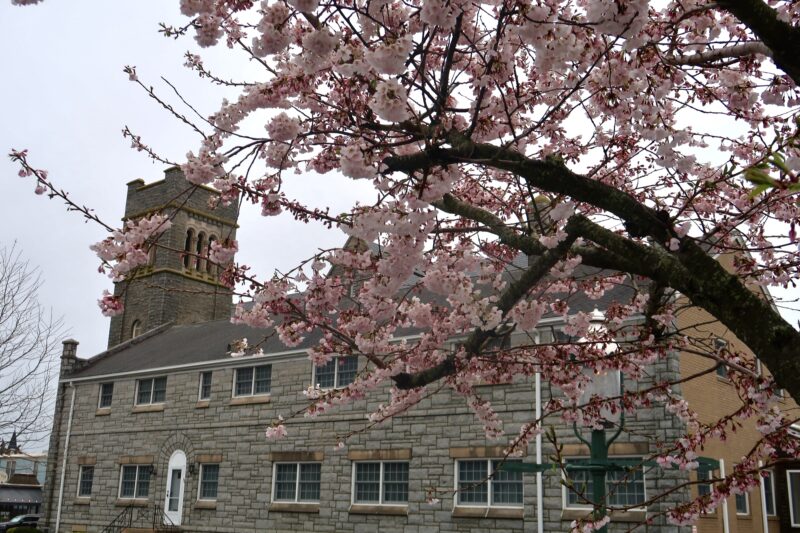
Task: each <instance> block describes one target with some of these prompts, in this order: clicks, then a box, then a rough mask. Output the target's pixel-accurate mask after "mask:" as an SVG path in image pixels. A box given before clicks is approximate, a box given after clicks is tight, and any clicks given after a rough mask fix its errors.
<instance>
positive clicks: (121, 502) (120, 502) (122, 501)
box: [114, 498, 150, 507]
mask: <svg viewBox="0 0 800 533" xmlns="http://www.w3.org/2000/svg"><path fill="white" fill-rule="evenodd" d="M148 505H150V500H148V499H147V498H117V501H115V502H114V506H115V507H147V506H148Z"/></svg>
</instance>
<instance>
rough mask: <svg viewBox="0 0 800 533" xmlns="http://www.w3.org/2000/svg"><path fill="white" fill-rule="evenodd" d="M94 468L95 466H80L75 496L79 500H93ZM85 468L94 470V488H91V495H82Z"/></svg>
mask: <svg viewBox="0 0 800 533" xmlns="http://www.w3.org/2000/svg"><path fill="white" fill-rule="evenodd" d="M94 467H95V465H80V466H78V490H77V491H76V492H75V496H76V497H78V498H91V497H92V492H93V491H94ZM84 468H91V469H92V486H91V487H89V494H81V483H82V482H83V469H84Z"/></svg>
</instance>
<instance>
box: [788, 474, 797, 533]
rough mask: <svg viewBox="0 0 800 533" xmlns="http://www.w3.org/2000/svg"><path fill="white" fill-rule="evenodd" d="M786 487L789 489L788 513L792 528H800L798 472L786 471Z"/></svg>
mask: <svg viewBox="0 0 800 533" xmlns="http://www.w3.org/2000/svg"><path fill="white" fill-rule="evenodd" d="M786 485H787V487H788V489H789V513H790V516H791V523H792V527H798V526H800V470H787V471H786Z"/></svg>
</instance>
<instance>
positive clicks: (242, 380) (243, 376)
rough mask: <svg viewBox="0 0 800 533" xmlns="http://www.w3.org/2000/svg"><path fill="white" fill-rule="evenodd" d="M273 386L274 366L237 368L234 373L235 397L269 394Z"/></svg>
mask: <svg viewBox="0 0 800 533" xmlns="http://www.w3.org/2000/svg"><path fill="white" fill-rule="evenodd" d="M271 386H272V365H261V366H249V367H244V368H237V369H236V371H235V372H234V373H233V395H234V396H256V395H259V394H269V391H270V388H271Z"/></svg>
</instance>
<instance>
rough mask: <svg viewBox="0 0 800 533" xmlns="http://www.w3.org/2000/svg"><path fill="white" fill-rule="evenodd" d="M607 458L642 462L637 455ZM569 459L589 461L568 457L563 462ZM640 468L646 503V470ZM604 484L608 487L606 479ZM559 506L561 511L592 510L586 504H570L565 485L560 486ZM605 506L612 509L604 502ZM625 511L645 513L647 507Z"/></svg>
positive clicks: (584, 457) (562, 477) (579, 457)
mask: <svg viewBox="0 0 800 533" xmlns="http://www.w3.org/2000/svg"><path fill="white" fill-rule="evenodd" d="M608 458H609V459H639V460H643V458H642V457H640V456H638V455H613V456H612V455H610V456H609V457H608ZM570 459H589V457H586V456H570V457H566V458H565V459H564V460H565V461H569V460H570ZM640 468H641V471H642V491H643V493H644V494H643V495H644V501H645V502H646V501H647V472H646V469H645V468H644V465H642V466H641V467H640ZM561 479H562V480H563V479H564V474H563V473H562V475H561ZM632 481H633V480H631V482H632ZM605 483H606V486H607V485H608V479H606V480H605ZM561 505H562V509H579V510H586V509H591V508H592V506H591V505H589V504H586V503H577V504H576V503H573V504H570V503H569V489H567V486H566V484H565V483H562V484H561ZM606 506H607V507H613V506H612V505H610V504H609V503H608V502H606ZM626 510H627V511H646V510H647V506H643V507H631V508H630V509H626Z"/></svg>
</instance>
